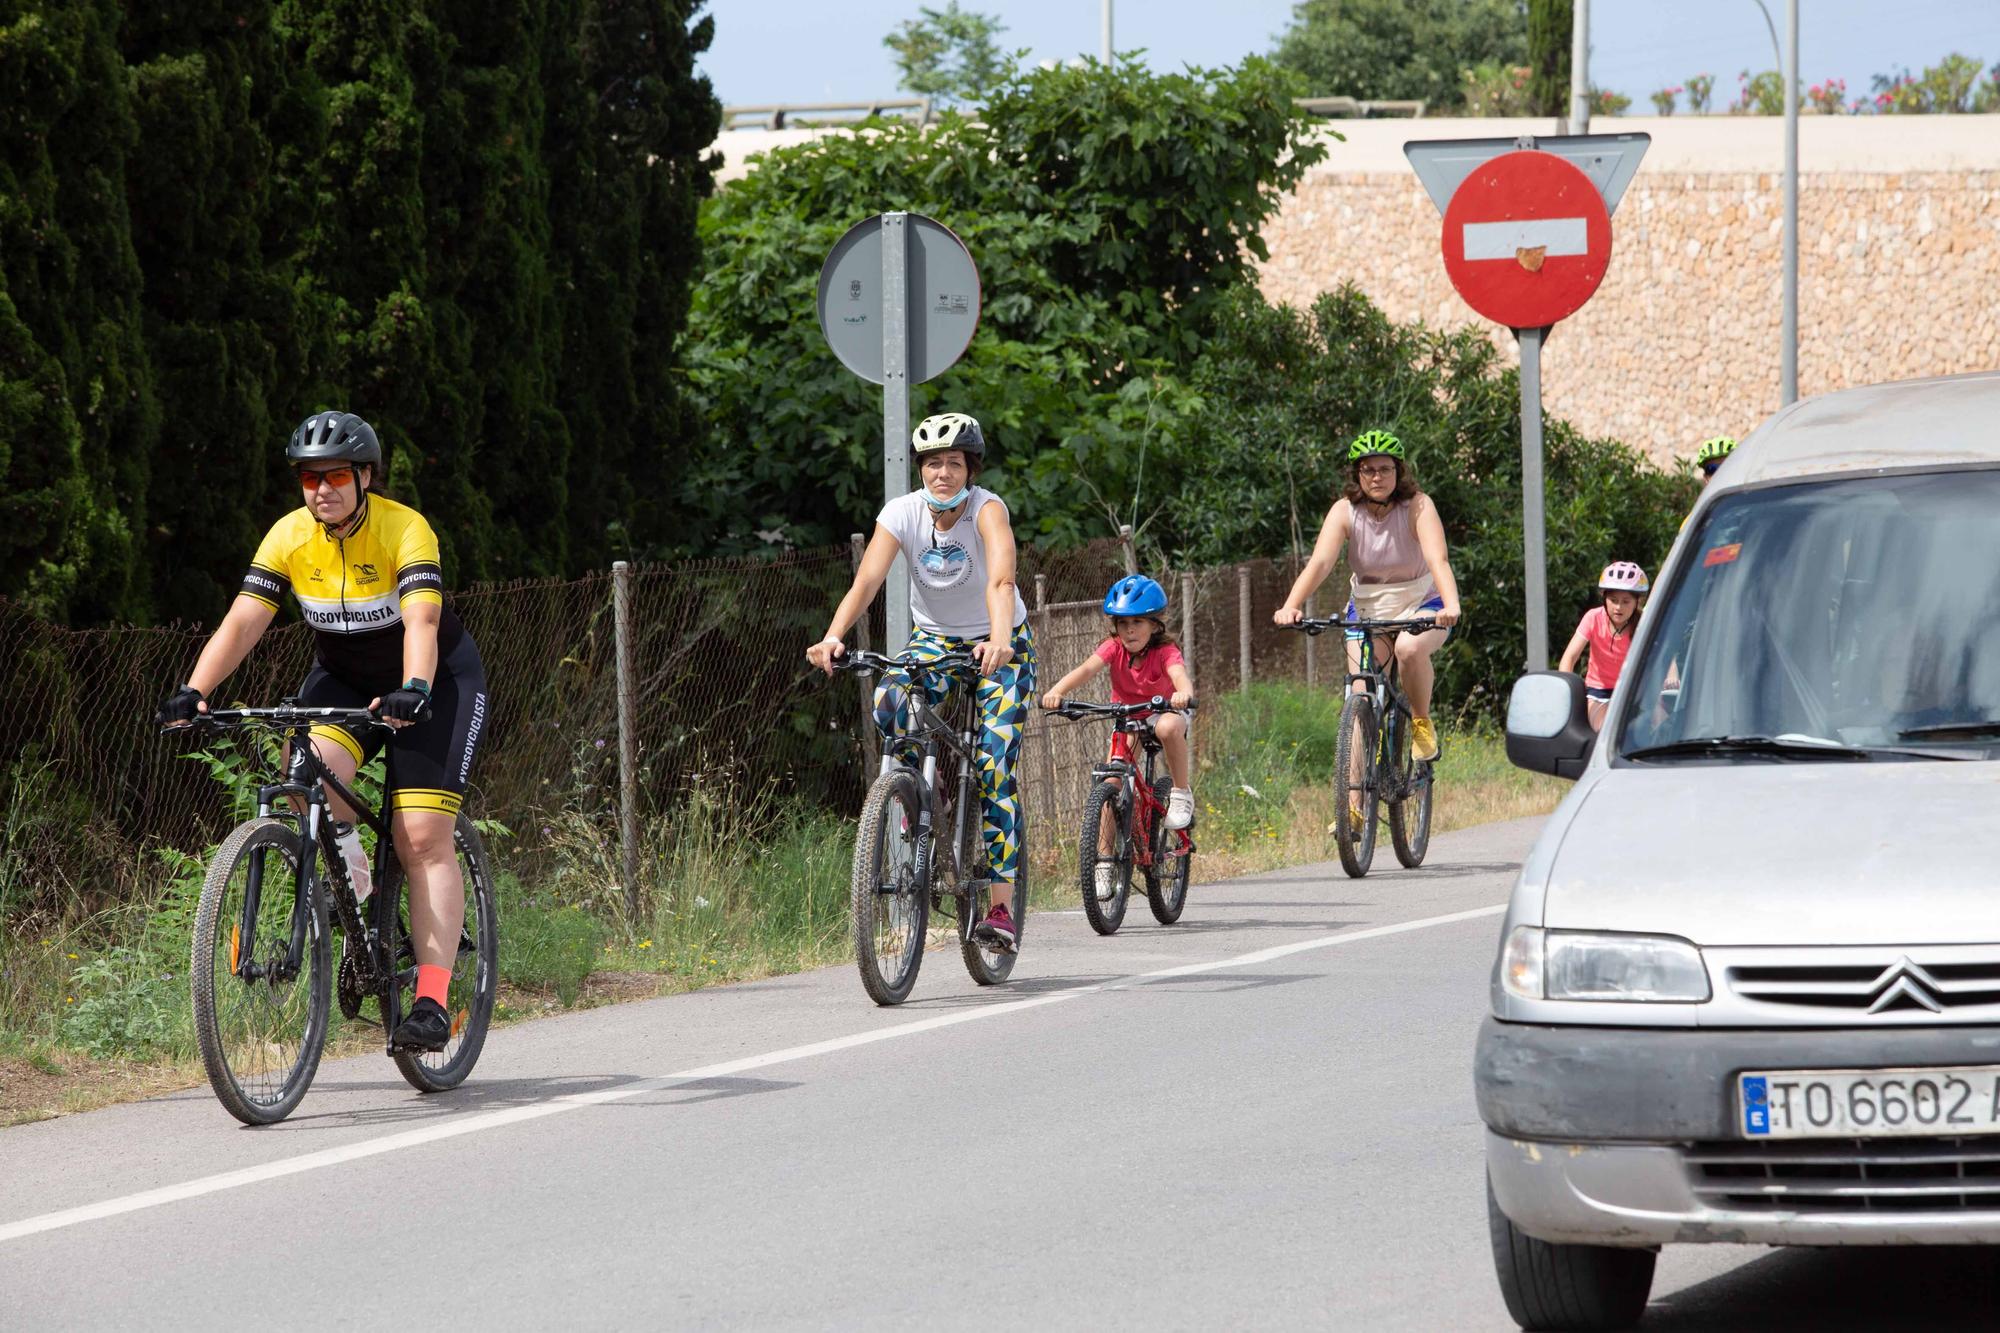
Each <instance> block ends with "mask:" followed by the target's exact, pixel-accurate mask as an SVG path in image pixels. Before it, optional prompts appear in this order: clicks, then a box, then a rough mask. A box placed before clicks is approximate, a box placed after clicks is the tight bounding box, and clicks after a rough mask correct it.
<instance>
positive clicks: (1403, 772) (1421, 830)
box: [1389, 711, 1436, 870]
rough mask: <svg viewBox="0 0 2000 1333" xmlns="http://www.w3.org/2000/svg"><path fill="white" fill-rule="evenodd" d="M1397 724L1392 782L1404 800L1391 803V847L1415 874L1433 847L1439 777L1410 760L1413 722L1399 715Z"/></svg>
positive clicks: (1425, 765)
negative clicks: (1435, 784)
mask: <svg viewBox="0 0 2000 1333" xmlns="http://www.w3.org/2000/svg"><path fill="white" fill-rule="evenodd" d="M1396 722H1397V726H1396V738H1395V749H1396V753H1395V755H1394V756H1393V758H1392V762H1393V763H1394V765H1395V773H1394V775H1393V779H1392V781H1393V785H1394V787H1395V790H1396V792H1397V793H1398V794H1399V797H1400V799H1398V800H1394V801H1391V802H1389V845H1390V846H1392V847H1394V848H1395V849H1396V859H1397V860H1398V861H1400V862H1402V863H1403V866H1404V867H1405V868H1406V869H1409V870H1415V869H1416V868H1417V867H1418V866H1420V865H1422V864H1423V863H1424V853H1425V852H1428V851H1429V850H1430V846H1431V790H1432V784H1433V781H1434V779H1435V776H1436V774H1435V771H1434V769H1433V767H1432V765H1431V764H1429V763H1428V762H1421V763H1420V762H1418V761H1416V760H1413V759H1412V758H1411V757H1410V721H1409V718H1408V717H1407V716H1406V715H1404V714H1402V713H1401V712H1400V711H1399V712H1398V714H1397V717H1396Z"/></svg>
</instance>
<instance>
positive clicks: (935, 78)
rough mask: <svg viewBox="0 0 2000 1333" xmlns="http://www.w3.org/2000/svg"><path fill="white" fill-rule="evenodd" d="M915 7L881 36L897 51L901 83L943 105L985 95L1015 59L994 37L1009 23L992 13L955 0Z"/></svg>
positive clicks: (1004, 29)
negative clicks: (911, 15)
mask: <svg viewBox="0 0 2000 1333" xmlns="http://www.w3.org/2000/svg"><path fill="white" fill-rule="evenodd" d="M917 13H918V15H919V17H917V18H914V19H905V20H904V21H903V22H902V24H901V25H899V26H898V27H897V28H896V30H895V31H894V32H892V33H890V34H889V35H888V36H887V37H884V38H883V39H882V45H884V46H886V47H888V48H889V49H890V50H891V51H892V52H894V53H895V57H896V69H897V71H898V72H899V73H900V75H901V76H902V77H901V80H900V82H901V85H902V87H903V88H904V89H905V90H906V91H908V92H913V93H915V94H916V95H917V96H919V97H934V98H937V99H939V100H940V101H942V102H943V103H944V104H945V105H947V106H956V105H958V104H960V103H978V102H983V101H985V100H986V97H987V95H988V94H989V93H991V92H992V91H993V90H994V89H995V88H997V87H999V86H1000V84H1001V83H1002V82H1004V81H1005V79H1006V77H1007V71H1008V69H1009V68H1010V67H1011V66H1012V64H1013V62H1012V60H1010V59H1009V58H1008V57H1007V56H1006V55H1005V54H1004V53H1002V51H1001V50H1000V46H999V44H998V43H997V42H995V41H994V40H993V39H994V38H995V37H997V36H999V35H1000V34H1001V33H1003V32H1005V31H1007V25H1006V24H1004V23H1002V22H1001V21H1000V20H999V19H997V18H995V17H994V16H992V15H991V14H981V13H979V12H978V11H976V10H970V9H960V8H959V7H958V0H948V3H947V4H946V5H945V7H944V8H943V9H932V8H930V7H929V6H924V7H923V8H921V9H919V10H918V11H917Z"/></svg>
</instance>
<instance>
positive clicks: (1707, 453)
mask: <svg viewBox="0 0 2000 1333" xmlns="http://www.w3.org/2000/svg"><path fill="white" fill-rule="evenodd" d="M1735 448H1736V437H1735V436H1734V435H1718V436H1716V437H1715V438H1714V439H1712V440H1703V441H1702V442H1701V448H1699V449H1697V450H1695V455H1694V465H1695V466H1696V467H1701V466H1703V465H1704V464H1707V463H1720V462H1721V461H1722V460H1723V459H1725V458H1727V457H1729V454H1730V451H1731V450H1733V449H1735Z"/></svg>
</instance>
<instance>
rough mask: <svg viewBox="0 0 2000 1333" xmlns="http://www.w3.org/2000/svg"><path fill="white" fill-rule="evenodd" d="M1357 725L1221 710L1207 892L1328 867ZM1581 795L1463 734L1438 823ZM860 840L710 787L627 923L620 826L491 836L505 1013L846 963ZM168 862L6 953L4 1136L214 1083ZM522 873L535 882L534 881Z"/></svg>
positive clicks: (1453, 747)
mask: <svg viewBox="0 0 2000 1333" xmlns="http://www.w3.org/2000/svg"><path fill="white" fill-rule="evenodd" d="M1339 716H1340V710H1339V699H1338V698H1337V697H1336V696H1335V695H1333V694H1332V693H1330V692H1328V691H1325V690H1313V689H1309V688H1307V687H1305V686H1301V685H1289V684H1267V685H1253V686H1251V687H1250V688H1249V689H1248V690H1246V691H1242V692H1239V693H1235V694H1230V695H1227V696H1224V697H1222V698H1221V699H1219V700H1218V701H1217V702H1216V704H1215V708H1214V713H1213V715H1212V716H1211V717H1210V719H1209V720H1208V725H1207V727H1206V730H1205V733H1204V738H1203V753H1202V754H1201V756H1200V769H1199V774H1198V777H1197V779H1196V800H1197V803H1198V805H1199V807H1200V813H1199V818H1198V824H1197V829H1198V835H1197V836H1198V842H1199V845H1200V851H1199V853H1198V854H1197V856H1196V857H1195V864H1194V872H1195V873H1194V879H1195V882H1196V883H1197V884H1200V883H1203V882H1208V881H1213V880H1217V879H1226V878H1230V877H1233V876H1236V875H1242V874H1248V873H1253V872H1256V871H1261V870H1268V869H1273V868H1276V867H1280V866H1287V865H1297V864H1301V863H1307V862H1314V861H1323V860H1327V859H1329V858H1330V857H1331V855H1332V850H1331V843H1330V841H1329V839H1328V836H1327V834H1326V831H1325V830H1326V826H1327V822H1328V820H1329V819H1330V818H1331V817H1332V801H1331V798H1330V795H1329V787H1328V785H1327V778H1328V775H1329V774H1330V773H1331V771H1332V766H1333V751H1334V743H1335V739H1336V736H1337V734H1338V724H1339ZM217 776H218V777H219V778H224V779H226V777H227V774H226V771H219V772H218V774H217ZM1564 790H1566V784H1564V783H1562V782H1559V781H1558V780H1556V779H1554V778H1546V777H1540V776H1537V775H1534V774H1529V773H1524V772H1522V771H1520V770H1518V769H1515V768H1513V767H1512V766H1510V765H1509V764H1508V763H1507V760H1506V757H1505V754H1504V751H1503V747H1502V744H1501V742H1500V739H1499V738H1498V737H1497V736H1495V735H1492V734H1486V733H1478V732H1474V733H1454V732H1452V731H1450V730H1447V732H1446V734H1445V738H1444V755H1443V758H1442V759H1441V760H1440V763H1439V769H1438V794H1437V803H1436V807H1435V812H1434V816H1433V828H1434V829H1435V830H1436V831H1438V832H1446V831H1449V830H1451V829H1454V828H1463V827H1466V826H1468V825H1472V824H1480V823H1485V822H1488V821H1491V820H1498V819H1513V818H1518V817H1521V816H1526V815H1535V814H1544V813H1547V812H1548V811H1549V810H1551V809H1553V808H1554V806H1555V803H1556V801H1557V800H1559V799H1560V797H1561V795H1562V793H1563V791H1564ZM363 794H364V795H368V794H369V793H366V792H364V793H363ZM1032 827H1033V826H1031V828H1032ZM852 829H853V825H852V821H851V820H850V819H848V818H846V817H843V816H838V815H835V814H832V813H829V812H825V811H801V810H799V809H797V808H793V807H787V806H783V805H780V804H778V803H776V802H774V801H772V800H770V799H768V798H764V799H760V798H758V797H756V796H754V795H751V796H747V797H746V796H745V795H744V794H743V793H740V792H735V793H730V792H721V791H707V790H703V789H699V788H698V789H697V790H696V791H695V792H694V793H693V794H692V795H691V796H690V797H689V799H688V800H687V802H686V803H684V804H683V805H682V806H681V807H680V808H679V809H678V810H676V811H675V812H674V813H673V814H672V816H671V817H663V818H660V819H657V820H655V821H653V822H652V823H650V824H649V825H648V826H647V827H646V828H645V830H644V835H643V838H642V846H641V875H642V877H643V879H644V885H643V888H644V893H643V895H642V897H643V900H644V901H645V902H646V903H648V904H649V905H650V906H649V909H648V911H647V913H646V914H645V916H644V917H643V919H642V920H641V921H640V922H638V923H637V924H636V925H635V924H632V923H628V922H627V921H626V920H625V919H624V916H623V912H622V908H621V904H622V902H623V899H624V892H623V887H622V885H621V884H620V883H619V882H618V881H619V868H618V866H619V857H618V844H617V838H616V834H615V830H614V828H613V827H612V826H611V823H610V821H609V820H606V819H604V818H602V817H601V816H591V815H587V814H585V813H582V812H577V813H574V814H570V815H565V816H559V817H556V818H553V819H551V821H550V822H548V823H547V824H545V825H542V826H539V827H536V828H532V829H513V830H493V831H490V832H489V842H490V844H491V846H492V849H493V852H494V857H495V860H496V861H497V862H498V863H499V865H500V866H501V867H502V868H501V870H500V872H499V875H498V889H499V894H500V920H501V936H500V938H501V946H500V975H501V991H500V1000H499V1004H498V1006H497V1007H496V1010H495V1017H496V1018H498V1019H499V1020H501V1021H502V1022H505V1021H507V1020H510V1019H521V1018H529V1017H536V1016H539V1015H541V1014H544V1013H548V1012H551V1011H555V1010H560V1009H566V1008H575V1007H587V1006H591V1005H595V1004H603V1003H610V1002H614V1001H617V1000H623V999H634V998H641V997H645V996H652V995H659V994H666V993H671V992H675V991H682V990H691V989H694V988H697V987H701V986H707V985H713V984H715V983H717V982H724V981H742V980H749V979H752V978H756V977H762V976H769V975H772V974H775V973H782V972H793V971H799V970H803V969H806V968H811V967H818V966H823V965H826V964H830V963H836V962H840V961H843V960H845V959H846V958H847V957H848V956H849V952H848V937H847V878H848V870H849V863H850V855H851V848H852ZM1075 838H1076V831H1075V830H1074V829H1067V828H1046V827H1042V828H1034V829H1033V832H1032V833H1031V839H1032V848H1031V853H1032V857H1033V861H1032V878H1033V883H1034V889H1035V900H1036V903H1037V904H1038V905H1042V906H1048V905H1062V906H1069V905H1072V903H1071V900H1072V899H1073V898H1074V895H1075V893H1076V885H1075V883H1074V876H1075V871H1074V866H1075V864H1076V860H1075V855H1074V851H1075ZM154 856H155V858H156V860H155V864H154V865H153V866H152V867H151V869H152V871H153V873H154V877H155V879H156V881H157V884H158V888H157V890H156V892H155V893H154V894H153V895H152V897H151V899H150V900H149V901H145V902H142V903H138V904H134V905H131V906H127V907H121V908H118V909H115V910H113V911H110V912H105V913H100V914H98V915H95V916H89V917H84V918H81V919H79V920H75V921H71V922H64V923H50V924H49V925H47V926H46V927H45V928H44V929H41V930H37V931H33V932H31V933H30V934H28V935H21V934H18V933H14V934H8V935H5V936H0V1124H10V1123H17V1122H20V1121H25V1120H35V1119H41V1118H44V1117H47V1116H50V1115H57V1114H62V1113H64V1112H69V1111H78V1110H87V1109H89V1108H91V1107H93V1106H99V1105H104V1104H106V1103H109V1102H115V1101H123V1100H128V1099H130V1098H132V1097H135V1096H146V1095H150V1094H152V1093H156V1092H160V1091H164V1090H166V1089H168V1088H173V1087H183V1086H187V1085H190V1084H193V1083H198V1082H199V1081H200V1079H201V1072H200V1066H199V1063H198V1062H197V1061H196V1059H195V1058H194V1049H193V1047H194V1041H193V1029H192V1025H191V1022H190V1019H189V1013H188V986H187V979H186V976H185V975H184V974H185V969H186V967H187V958H188V944H189V934H190V931H191V929H192V921H193V916H194V907H195V901H196V899H197V897H198V895H199V893H200V887H201V873H202V862H201V859H200V858H196V857H189V856H186V855H183V854H178V853H172V852H158V853H155V854H154ZM517 864H518V865H521V866H532V867H535V868H536V869H535V870H533V871H532V872H531V873H530V876H529V878H527V879H525V880H524V879H523V878H522V877H521V876H519V875H517V874H516V873H514V871H513V870H512V869H511V868H510V867H512V866H514V865H517ZM0 877H4V867H0ZM1191 910H1193V911H1197V912H1198V911H1199V910H1200V896H1199V894H1197V895H1195V897H1194V900H1193V903H1192V904H1191ZM857 994H858V992H857ZM859 1002H860V1001H859V1000H858V999H857V1003H859ZM337 1021H338V1018H337V1015H336V1022H337ZM377 1044H378V1043H377V1039H376V1037H375V1035H374V1034H373V1032H372V1030H371V1029H369V1028H367V1027H363V1026H357V1025H354V1024H348V1025H346V1026H345V1027H337V1028H336V1030H335V1033H334V1038H333V1043H332V1045H333V1048H334V1049H343V1048H345V1049H350V1050H354V1051H365V1050H370V1049H375V1048H376V1047H377Z"/></svg>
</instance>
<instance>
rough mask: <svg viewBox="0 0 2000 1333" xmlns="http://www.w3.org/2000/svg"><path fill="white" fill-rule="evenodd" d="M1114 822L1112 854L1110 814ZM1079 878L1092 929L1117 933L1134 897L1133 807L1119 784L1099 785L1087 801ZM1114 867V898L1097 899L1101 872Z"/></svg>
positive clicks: (1080, 838)
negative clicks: (1107, 827) (1107, 843)
mask: <svg viewBox="0 0 2000 1333" xmlns="http://www.w3.org/2000/svg"><path fill="white" fill-rule="evenodd" d="M1107 811H1108V812H1109V817H1110V819H1111V855H1110V856H1108V857H1107V856H1104V855H1102V854H1101V853H1100V851H1099V849H1100V848H1101V847H1102V846H1103V845H1104V844H1103V842H1102V841H1101V840H1102V838H1103V837H1104V833H1103V829H1104V820H1105V818H1106V812H1107ZM1077 839H1078V841H1077V848H1076V867H1077V878H1078V879H1079V880H1080V881H1081V887H1082V889H1083V915H1084V919H1085V920H1086V921H1088V922H1090V928H1091V929H1092V930H1094V931H1096V932H1097V933H1098V934H1100V935H1112V934H1116V933H1117V930H1118V927H1119V926H1121V925H1123V924H1124V923H1125V907H1126V904H1127V903H1128V902H1130V901H1131V896H1132V807H1131V803H1130V802H1129V801H1127V800H1126V799H1125V790H1124V788H1123V787H1121V786H1119V785H1118V784H1117V783H1116V782H1099V783H1097V784H1096V785H1095V786H1093V787H1092V788H1091V789H1090V795H1089V796H1087V797H1085V798H1084V802H1083V824H1082V826H1081V828H1079V829H1078V831H1077ZM1099 866H1109V867H1110V868H1111V896H1110V897H1109V898H1107V899H1106V900H1104V901H1103V902H1099V901H1098V900H1097V870H1098V867H1099Z"/></svg>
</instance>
